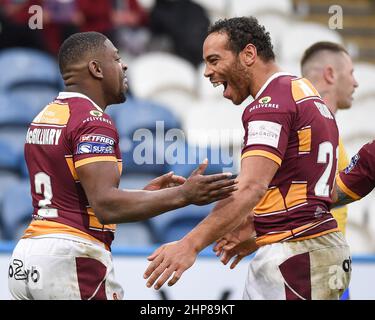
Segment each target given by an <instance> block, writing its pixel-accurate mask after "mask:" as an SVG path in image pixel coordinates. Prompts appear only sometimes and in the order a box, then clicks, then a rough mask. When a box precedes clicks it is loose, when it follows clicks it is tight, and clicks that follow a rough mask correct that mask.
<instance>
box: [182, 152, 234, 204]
mask: <svg viewBox="0 0 375 320" xmlns="http://www.w3.org/2000/svg"><path fill="white" fill-rule="evenodd" d="M207 165H208V160H207V159H206V160H204V161H203V163H201V164H200V165H199V166H198V168H196V169H195V170H194V171H193V172H192V173H191V175H190V177H189V178H188V179H187V180H186V182H185V183H184V184H183V185H182V186H181V187H182V192H183V194H184V196H185V199H186V202H187V204H196V205H205V204H208V203H211V202H214V201H218V200H221V199H225V198H227V197H229V196H230V195H231V194H232V193H233V192H234V191H236V190H237V186H236V184H237V181H236V180H235V179H231V178H230V177H231V176H232V174H231V173H230V172H226V173H217V174H212V175H207V176H205V175H203V173H204V171H205V170H206V168H207Z"/></svg>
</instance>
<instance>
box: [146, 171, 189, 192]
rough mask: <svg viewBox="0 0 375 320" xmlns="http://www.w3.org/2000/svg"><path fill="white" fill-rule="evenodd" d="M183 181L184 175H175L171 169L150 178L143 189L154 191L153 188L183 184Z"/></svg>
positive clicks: (158, 188)
mask: <svg viewBox="0 0 375 320" xmlns="http://www.w3.org/2000/svg"><path fill="white" fill-rule="evenodd" d="M185 181H186V179H185V178H184V177H181V176H177V175H175V174H174V173H173V171H171V172H168V173H166V174H163V175H162V176H160V177H157V178H155V179H153V180H151V181H150V182H149V183H148V184H147V185H146V186H145V187H144V188H143V190H148V191H155V190H160V189H165V188H171V187H176V186H179V185H182V184H184V183H185Z"/></svg>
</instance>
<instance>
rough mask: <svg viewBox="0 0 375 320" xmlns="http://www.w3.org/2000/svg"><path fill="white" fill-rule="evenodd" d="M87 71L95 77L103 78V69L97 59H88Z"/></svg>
mask: <svg viewBox="0 0 375 320" xmlns="http://www.w3.org/2000/svg"><path fill="white" fill-rule="evenodd" d="M88 67H89V72H90V74H91V75H92V76H93V77H94V78H97V79H102V78H103V70H102V68H101V67H100V62H99V61H97V60H91V61H89V65H88Z"/></svg>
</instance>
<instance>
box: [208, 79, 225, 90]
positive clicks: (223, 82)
mask: <svg viewBox="0 0 375 320" xmlns="http://www.w3.org/2000/svg"><path fill="white" fill-rule="evenodd" d="M211 83H212V85H213V86H214V88H216V87H218V86H220V85H223V87H224V90H225V89H226V88H227V86H228V82H227V81H211Z"/></svg>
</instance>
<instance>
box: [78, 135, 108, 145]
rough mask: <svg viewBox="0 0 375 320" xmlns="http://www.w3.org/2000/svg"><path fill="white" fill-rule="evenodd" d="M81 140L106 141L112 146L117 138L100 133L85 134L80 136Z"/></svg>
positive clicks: (105, 142)
mask: <svg viewBox="0 0 375 320" xmlns="http://www.w3.org/2000/svg"><path fill="white" fill-rule="evenodd" d="M79 141H81V142H98V143H104V144H108V145H110V146H113V145H114V144H115V140H114V139H112V138H110V137H107V136H104V135H99V134H85V135H83V136H81V137H80V139H79Z"/></svg>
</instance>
